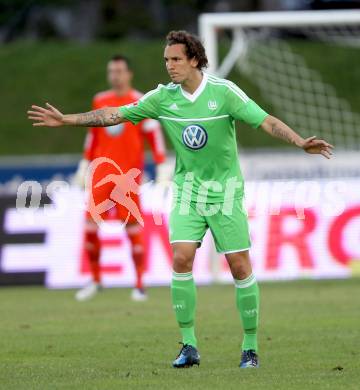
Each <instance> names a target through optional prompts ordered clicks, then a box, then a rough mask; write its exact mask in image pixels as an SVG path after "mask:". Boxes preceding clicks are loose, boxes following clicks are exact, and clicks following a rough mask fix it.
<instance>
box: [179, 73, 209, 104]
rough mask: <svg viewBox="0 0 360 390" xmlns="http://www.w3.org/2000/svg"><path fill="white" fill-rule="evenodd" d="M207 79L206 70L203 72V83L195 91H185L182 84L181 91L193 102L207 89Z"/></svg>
mask: <svg viewBox="0 0 360 390" xmlns="http://www.w3.org/2000/svg"><path fill="white" fill-rule="evenodd" d="M207 79H208V77H207V74H206V73H205V72H203V78H202V80H201V83H200V85H199V86H198V87H197V89H196V90H195V91H194V93H189V92H186V91H184V90H183V89H182V87H181V85H180V90H181V93H182V94H183V96H184V98H186V99H188V100H190V101H191V103H194V101H195V100H196V99H197V98H198V97H199V96H200V95H201V93H202V91H203V90H204V89H205V87H206V83H207Z"/></svg>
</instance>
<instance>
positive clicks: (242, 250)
mask: <svg viewBox="0 0 360 390" xmlns="http://www.w3.org/2000/svg"><path fill="white" fill-rule="evenodd" d="M250 248H251V247H250V246H249V247H247V248H243V249H235V250H230V251H218V250H217V252H218V253H220V254H223V255H226V254H228V253H236V252H245V251H247V250H249V249H250Z"/></svg>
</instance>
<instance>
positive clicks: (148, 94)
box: [139, 84, 164, 102]
mask: <svg viewBox="0 0 360 390" xmlns="http://www.w3.org/2000/svg"><path fill="white" fill-rule="evenodd" d="M163 87H164V85H162V84H159V85H158V86H157V87H156V88H155V89H153V90H151V91H149V92H147V93H146V94H145V95H143V96H142V97H141V98H140V99H139V100H141V101H142V102H143V101H144V100H146V99H147V98H148V97H150V96H152V95H154V93H156V92H159V91H160V89H161V88H163Z"/></svg>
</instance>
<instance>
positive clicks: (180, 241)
mask: <svg viewBox="0 0 360 390" xmlns="http://www.w3.org/2000/svg"><path fill="white" fill-rule="evenodd" d="M174 242H202V240H172V241H170V244H172V243H174Z"/></svg>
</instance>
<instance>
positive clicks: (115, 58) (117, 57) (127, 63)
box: [110, 54, 131, 70]
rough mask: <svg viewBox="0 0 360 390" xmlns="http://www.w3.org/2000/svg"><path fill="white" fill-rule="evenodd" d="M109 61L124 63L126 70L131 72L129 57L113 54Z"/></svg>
mask: <svg viewBox="0 0 360 390" xmlns="http://www.w3.org/2000/svg"><path fill="white" fill-rule="evenodd" d="M110 61H124V62H125V64H126V66H127V67H128V69H130V70H131V61H130V59H129V57H126V56H124V55H122V54H114V55H113V56H112V57H111V58H110Z"/></svg>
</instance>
